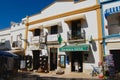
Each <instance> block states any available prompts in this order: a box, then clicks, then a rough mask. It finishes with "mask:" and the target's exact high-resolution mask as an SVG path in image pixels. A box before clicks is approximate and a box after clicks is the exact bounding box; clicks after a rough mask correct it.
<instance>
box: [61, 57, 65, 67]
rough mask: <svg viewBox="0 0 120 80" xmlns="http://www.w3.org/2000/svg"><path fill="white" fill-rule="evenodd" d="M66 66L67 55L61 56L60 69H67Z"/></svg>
mask: <svg viewBox="0 0 120 80" xmlns="http://www.w3.org/2000/svg"><path fill="white" fill-rule="evenodd" d="M65 66H66V58H65V55H60V67H61V68H65Z"/></svg>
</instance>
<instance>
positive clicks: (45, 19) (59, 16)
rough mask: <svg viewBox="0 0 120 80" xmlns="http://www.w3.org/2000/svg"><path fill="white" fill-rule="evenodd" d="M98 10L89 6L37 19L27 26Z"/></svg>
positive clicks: (95, 6) (98, 6) (96, 6)
mask: <svg viewBox="0 0 120 80" xmlns="http://www.w3.org/2000/svg"><path fill="white" fill-rule="evenodd" d="M99 8H100V5H94V6H91V7H88V8H83V9H78V10H74V11H70V12H66V13H62V14H58V15H54V16H50V17H47V18H43V19H39V20H36V21H32V22H29V25H33V24H37V23H41V22H44V21H49V20H53V19H58V18H61V17H66V16H70V15H74V14H80V13H83V12H88V11H92V10H96V9H99Z"/></svg>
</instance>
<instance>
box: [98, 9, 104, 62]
mask: <svg viewBox="0 0 120 80" xmlns="http://www.w3.org/2000/svg"><path fill="white" fill-rule="evenodd" d="M96 11H97V21H98V39H102V22H101V11H100V8H99V9H97V10H96ZM98 46H99V60H100V61H103V52H102V47H101V44H100V41H98Z"/></svg>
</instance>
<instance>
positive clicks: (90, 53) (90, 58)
mask: <svg viewBox="0 0 120 80" xmlns="http://www.w3.org/2000/svg"><path fill="white" fill-rule="evenodd" d="M86 53H87V54H88V56H87V59H86V60H85V59H84V62H85V63H95V57H94V55H93V51H92V49H91V47H90V49H89V51H88V52H86ZM84 58H85V55H84Z"/></svg>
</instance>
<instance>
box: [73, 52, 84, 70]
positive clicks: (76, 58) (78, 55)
mask: <svg viewBox="0 0 120 80" xmlns="http://www.w3.org/2000/svg"><path fill="white" fill-rule="evenodd" d="M71 60H72V61H71V71H72V72H75V71H76V70H75V65H76V63H77V65H78V71H77V72H83V54H82V52H77V51H76V52H72V54H71Z"/></svg>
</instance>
